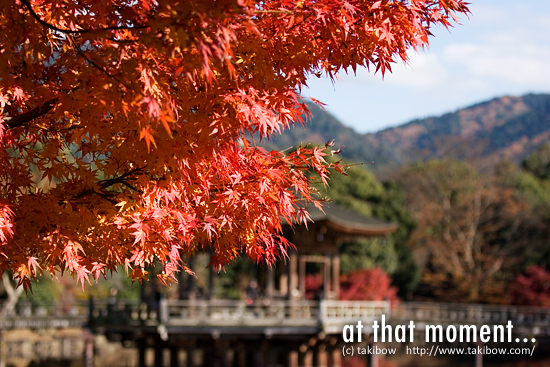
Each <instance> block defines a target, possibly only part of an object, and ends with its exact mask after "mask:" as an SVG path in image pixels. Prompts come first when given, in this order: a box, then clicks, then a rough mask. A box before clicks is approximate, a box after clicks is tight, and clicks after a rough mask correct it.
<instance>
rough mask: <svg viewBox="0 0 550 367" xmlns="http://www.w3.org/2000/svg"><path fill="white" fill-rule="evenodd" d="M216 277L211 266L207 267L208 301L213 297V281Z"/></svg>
mask: <svg viewBox="0 0 550 367" xmlns="http://www.w3.org/2000/svg"><path fill="white" fill-rule="evenodd" d="M215 277H216V271H215V270H214V267H213V266H209V267H208V299H212V298H213V297H214V279H215Z"/></svg>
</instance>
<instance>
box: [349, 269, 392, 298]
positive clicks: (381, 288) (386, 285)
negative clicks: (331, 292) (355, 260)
mask: <svg viewBox="0 0 550 367" xmlns="http://www.w3.org/2000/svg"><path fill="white" fill-rule="evenodd" d="M391 282H392V280H391V278H390V277H389V276H388V274H386V273H385V272H384V270H382V269H381V268H372V269H363V270H357V271H354V272H351V273H350V274H348V275H342V277H341V278H340V299H341V300H348V301H363V300H368V301H391V302H392V303H393V304H397V302H398V297H397V288H396V287H395V286H392V285H391Z"/></svg>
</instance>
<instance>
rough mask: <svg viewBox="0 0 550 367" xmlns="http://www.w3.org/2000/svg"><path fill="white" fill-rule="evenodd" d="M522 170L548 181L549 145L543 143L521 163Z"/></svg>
mask: <svg viewBox="0 0 550 367" xmlns="http://www.w3.org/2000/svg"><path fill="white" fill-rule="evenodd" d="M522 165H523V169H524V170H525V171H527V172H530V173H532V174H533V175H535V176H536V177H538V178H542V179H550V143H544V144H543V145H541V146H540V147H539V148H538V149H537V150H536V151H535V152H533V153H532V154H530V155H529V156H528V157H527V158H525V160H524V161H523V164H522Z"/></svg>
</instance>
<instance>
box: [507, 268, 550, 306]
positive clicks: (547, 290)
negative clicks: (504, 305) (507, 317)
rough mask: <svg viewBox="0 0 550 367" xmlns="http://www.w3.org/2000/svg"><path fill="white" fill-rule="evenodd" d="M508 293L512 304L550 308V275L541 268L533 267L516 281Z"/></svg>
mask: <svg viewBox="0 0 550 367" xmlns="http://www.w3.org/2000/svg"><path fill="white" fill-rule="evenodd" d="M508 293H509V296H510V303H511V304H514V305H526V306H541V307H550V273H549V272H548V271H547V270H546V269H544V268H542V267H540V266H531V267H530V268H529V269H527V271H526V273H525V275H523V274H520V275H518V276H517V277H516V278H515V279H514V281H513V282H512V283H511V284H510V287H509V292H508Z"/></svg>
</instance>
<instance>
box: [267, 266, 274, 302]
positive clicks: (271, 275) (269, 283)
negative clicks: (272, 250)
mask: <svg viewBox="0 0 550 367" xmlns="http://www.w3.org/2000/svg"><path fill="white" fill-rule="evenodd" d="M274 289H275V270H274V269H273V268H272V269H267V292H266V293H267V297H268V298H269V299H271V298H272V297H273V290H274Z"/></svg>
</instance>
